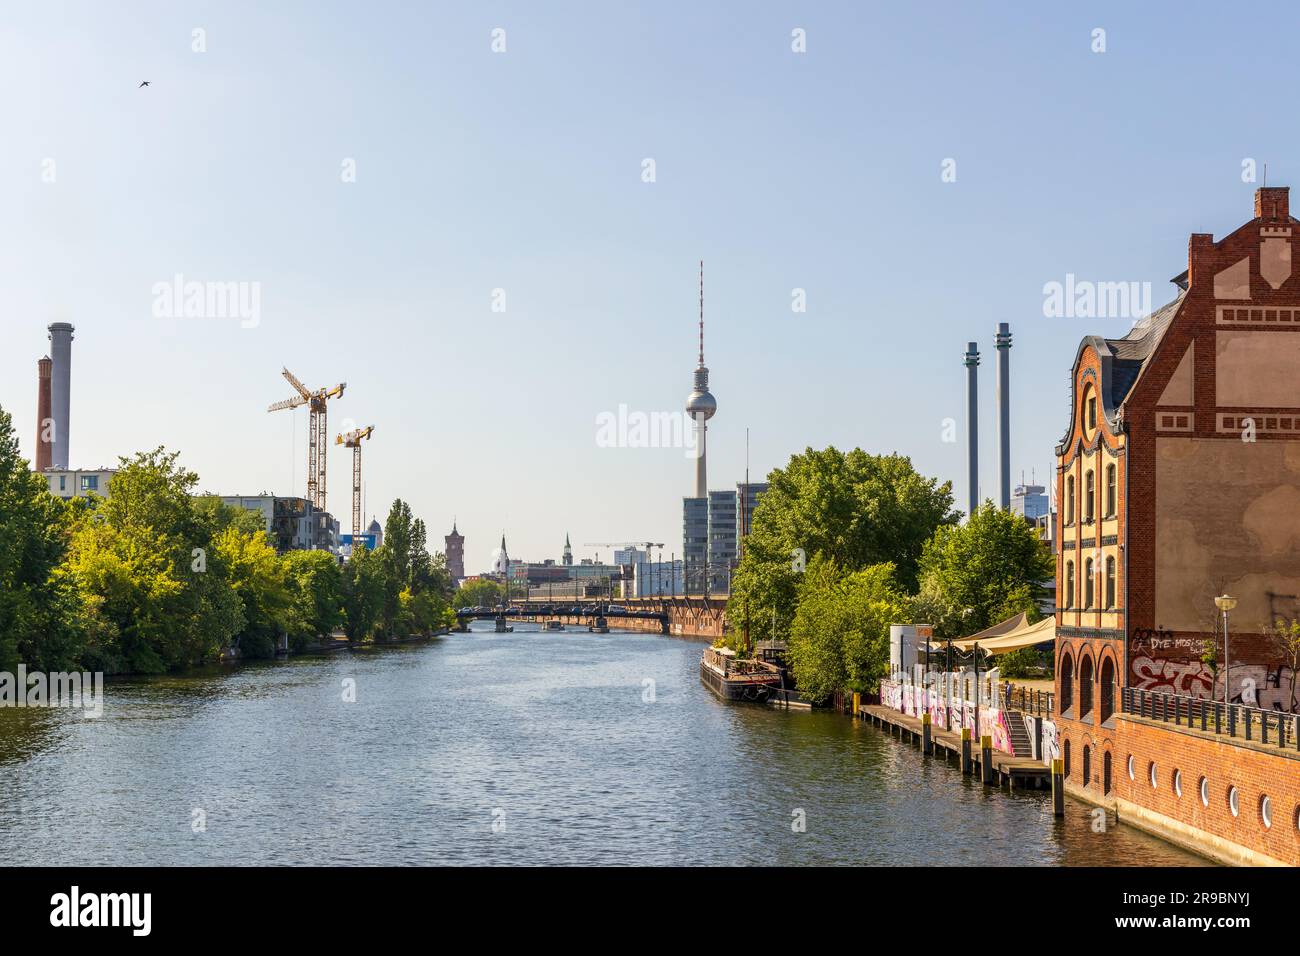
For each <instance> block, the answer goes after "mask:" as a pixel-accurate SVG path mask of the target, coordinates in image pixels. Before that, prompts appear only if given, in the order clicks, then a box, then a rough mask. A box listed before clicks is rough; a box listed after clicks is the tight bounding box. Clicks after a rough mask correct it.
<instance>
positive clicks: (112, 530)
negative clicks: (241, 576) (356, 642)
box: [63, 448, 244, 673]
mask: <svg viewBox="0 0 1300 956" xmlns="http://www.w3.org/2000/svg"><path fill="white" fill-rule="evenodd" d="M119 463H120V466H119V469H118V472H117V474H116V475H114V477H113V487H112V494H111V495H110V496H109V497H108V498H106V499H104V500H103V501H100V502H98V503H96V505H95V507H93V508H83V509H81V511H80V514H79V516H78V521H77V523H76V526H75V528H74V530H73V532H72V538H71V545H70V548H69V552H68V558H67V562H66V566H65V568H64V569H63V570H64V571H65V572H66V574H67V575H68V576H69V578H70V579H71V580H72V581H73V582H75V584H76V587H77V589H78V591H79V592H80V594H81V597H82V607H83V611H84V613H83V615H82V619H81V624H82V626H83V627H84V628H85V629H86V631H87V633H88V634H90V635H93V637H94V639H93V640H92V641H90V642H89V644H88V648H87V652H88V656H89V658H90V659H91V660H92V661H93V662H94V665H95V666H97V667H102V668H103V669H105V670H125V671H130V672H137V673H157V672H162V671H166V670H171V669H175V668H181V667H187V666H191V665H194V664H199V663H202V662H203V661H205V660H210V659H212V658H213V657H215V656H216V655H217V654H219V653H220V652H221V651H222V650H224V649H225V648H227V647H229V646H230V643H231V640H232V639H233V638H234V636H235V635H236V634H238V633H239V632H240V630H241V629H242V628H243V626H244V615H243V611H242V608H241V605H240V600H239V597H238V595H237V594H236V593H235V592H234V590H233V589H232V587H231V586H230V581H229V577H228V569H227V567H226V565H225V564H224V562H223V560H222V557H221V555H220V554H218V553H217V551H216V549H215V548H214V546H213V540H212V539H213V528H212V525H211V523H210V520H209V518H208V517H207V516H203V515H200V513H199V511H198V510H197V509H196V508H195V507H194V502H193V499H192V498H191V497H190V492H191V490H192V489H193V487H194V485H195V483H196V482H197V481H198V476H196V475H195V474H194V473H193V472H189V471H186V470H185V469H184V468H183V467H182V466H181V465H180V464H179V463H178V461H177V455H176V453H174V452H172V453H168V452H166V451H165V450H164V449H162V448H158V449H155V450H154V451H151V452H142V453H139V454H137V455H136V456H135V457H134V458H131V459H127V458H122V459H120V460H119Z"/></svg>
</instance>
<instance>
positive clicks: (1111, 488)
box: [1106, 465, 1118, 518]
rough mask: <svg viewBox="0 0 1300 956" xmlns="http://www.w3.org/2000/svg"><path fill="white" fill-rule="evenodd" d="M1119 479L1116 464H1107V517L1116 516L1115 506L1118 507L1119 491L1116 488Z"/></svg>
mask: <svg viewBox="0 0 1300 956" xmlns="http://www.w3.org/2000/svg"><path fill="white" fill-rule="evenodd" d="M1117 481H1118V479H1117V478H1116V473H1115V466H1114V465H1107V466H1106V517H1107V518H1113V517H1115V507H1116V497H1115V496H1116V492H1117V489H1116V483H1117Z"/></svg>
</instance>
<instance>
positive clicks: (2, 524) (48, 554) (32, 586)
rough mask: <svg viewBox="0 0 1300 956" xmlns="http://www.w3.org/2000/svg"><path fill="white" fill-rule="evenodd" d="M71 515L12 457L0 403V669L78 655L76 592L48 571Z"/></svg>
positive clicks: (62, 546) (57, 666) (14, 445)
mask: <svg viewBox="0 0 1300 956" xmlns="http://www.w3.org/2000/svg"><path fill="white" fill-rule="evenodd" d="M70 516H71V509H65V508H64V506H63V504H62V503H61V502H60V501H58V500H57V499H56V498H54V496H52V495H51V494H50V489H49V486H48V485H47V484H46V482H45V479H44V478H42V477H41V476H40V475H38V474H34V473H33V472H32V471H31V470H30V469H29V467H28V463H27V461H26V459H23V458H20V457H19V455H18V439H17V437H16V436H15V435H14V430H13V421H12V419H11V417H10V415H9V413H8V412H6V411H5V410H4V409H3V408H0V670H7V671H13V670H14V668H15V667H16V666H17V665H18V663H20V662H22V663H25V664H27V665H29V666H30V667H32V668H33V669H37V668H39V669H41V670H68V669H71V668H73V667H75V666H77V664H78V663H79V658H80V655H81V650H82V646H83V642H84V632H82V631H81V630H80V629H79V628H78V627H77V625H76V618H78V617H79V615H80V610H81V609H80V605H79V600H78V596H77V595H76V593H75V591H74V590H73V589H72V588H71V582H69V581H67V579H66V578H62V577H60V576H58V575H56V574H55V573H54V572H55V570H56V568H57V567H58V565H59V563H60V561H61V560H62V559H63V556H64V553H65V551H66V547H67V540H66V539H67V530H68V526H69V523H70Z"/></svg>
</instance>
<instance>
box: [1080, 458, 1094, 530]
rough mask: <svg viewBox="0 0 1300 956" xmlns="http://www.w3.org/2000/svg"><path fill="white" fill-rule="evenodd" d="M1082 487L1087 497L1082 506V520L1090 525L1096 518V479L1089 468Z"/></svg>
mask: <svg viewBox="0 0 1300 956" xmlns="http://www.w3.org/2000/svg"><path fill="white" fill-rule="evenodd" d="M1083 487H1084V493H1085V494H1086V495H1087V496H1088V500H1087V501H1085V502H1084V505H1083V520H1084V522H1085V523H1087V524H1092V522H1093V519H1094V518H1096V516H1097V509H1096V499H1097V479H1096V477H1095V476H1094V475H1093V472H1092V469H1091V468H1089V469H1088V474H1087V476H1086V478H1085V481H1084V485H1083Z"/></svg>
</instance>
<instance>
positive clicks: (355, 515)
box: [334, 425, 375, 548]
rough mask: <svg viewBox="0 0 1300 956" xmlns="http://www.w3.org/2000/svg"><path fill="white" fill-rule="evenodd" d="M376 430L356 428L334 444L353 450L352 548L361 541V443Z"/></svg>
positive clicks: (373, 428)
mask: <svg viewBox="0 0 1300 956" xmlns="http://www.w3.org/2000/svg"><path fill="white" fill-rule="evenodd" d="M374 430H375V426H374V425H368V426H366V427H365V428H354V429H353V430H352V431H350V432H344V433H343V434H342V435H340V436H339V437H338V438H337V439H336V440H335V442H334V444H336V445H343V446H344V447H345V448H351V449H352V547H353V548H356V546H357V542H358V541H360V540H361V442H362V440H363V439H366V438H369V437H370V433H371V432H373V431H374Z"/></svg>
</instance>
